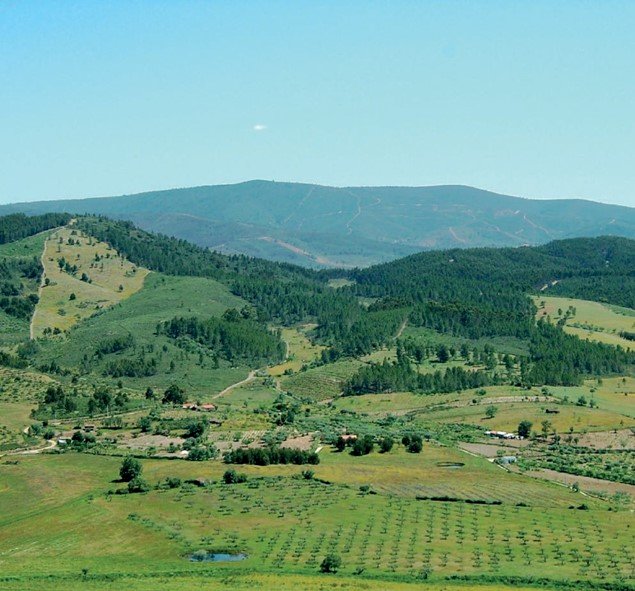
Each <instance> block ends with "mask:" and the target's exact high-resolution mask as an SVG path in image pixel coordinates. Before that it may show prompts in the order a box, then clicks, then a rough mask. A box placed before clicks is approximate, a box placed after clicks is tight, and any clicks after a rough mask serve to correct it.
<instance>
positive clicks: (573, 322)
mask: <svg viewBox="0 0 635 591" xmlns="http://www.w3.org/2000/svg"><path fill="white" fill-rule="evenodd" d="M534 301H535V303H536V305H537V306H538V308H539V309H538V318H540V317H542V316H545V315H547V316H549V317H550V318H551V320H552V321H553V322H556V321H557V320H559V319H560V318H561V317H562V315H563V314H564V313H565V312H566V311H567V309H568V308H569V306H573V307H574V308H575V309H576V313H575V316H573V317H571V318H569V319H568V320H567V323H566V324H565V326H564V330H565V332H567V333H569V334H572V335H575V336H578V337H580V338H581V339H587V340H591V341H597V342H600V343H606V344H607V345H621V346H622V347H624V348H625V349H632V348H633V347H635V345H634V344H633V341H629V340H627V339H623V338H622V337H620V336H619V333H620V332H621V331H626V332H632V331H633V330H635V316H630V315H628V314H626V313H624V314H620V313H619V312H616V311H615V308H613V309H612V308H609V307H608V306H606V305H604V304H601V303H599V302H590V301H587V300H576V299H572V298H556V297H548V296H537V297H535V298H534ZM542 302H544V307H541V303H542ZM558 310H561V311H562V314H558Z"/></svg>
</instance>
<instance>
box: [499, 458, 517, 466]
mask: <svg viewBox="0 0 635 591" xmlns="http://www.w3.org/2000/svg"><path fill="white" fill-rule="evenodd" d="M496 461H497V463H499V464H501V465H503V466H506V465H507V464H515V463H516V456H501V457H500V458H498V459H497V460H496Z"/></svg>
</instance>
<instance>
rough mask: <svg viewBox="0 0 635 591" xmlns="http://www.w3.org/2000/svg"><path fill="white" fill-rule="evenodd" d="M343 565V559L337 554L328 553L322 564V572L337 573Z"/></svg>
mask: <svg viewBox="0 0 635 591" xmlns="http://www.w3.org/2000/svg"><path fill="white" fill-rule="evenodd" d="M340 566H342V559H341V558H340V557H339V556H338V555H337V554H327V555H326V556H325V557H324V560H323V561H322V564H320V572H323V573H336V572H337V570H338V569H339V568H340Z"/></svg>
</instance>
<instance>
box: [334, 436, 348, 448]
mask: <svg viewBox="0 0 635 591" xmlns="http://www.w3.org/2000/svg"><path fill="white" fill-rule="evenodd" d="M345 448H346V439H344V438H343V437H342V436H340V437H338V438H337V441H336V442H335V449H337V451H344V449H345Z"/></svg>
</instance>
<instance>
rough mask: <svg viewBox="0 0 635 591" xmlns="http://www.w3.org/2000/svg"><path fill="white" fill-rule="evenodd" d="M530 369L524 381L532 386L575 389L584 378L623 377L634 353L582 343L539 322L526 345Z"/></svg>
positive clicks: (633, 358)
mask: <svg viewBox="0 0 635 591" xmlns="http://www.w3.org/2000/svg"><path fill="white" fill-rule="evenodd" d="M529 350H530V355H531V361H532V366H531V369H528V368H526V371H524V372H523V373H524V375H523V381H524V382H525V383H527V384H531V385H541V384H550V385H554V386H557V385H560V386H577V385H580V384H581V383H582V379H583V377H584V376H589V375H606V374H617V373H622V372H624V371H625V370H626V368H627V366H628V365H631V364H633V363H635V353H633V352H627V351H625V350H624V349H622V348H620V347H612V346H610V345H605V344H603V343H594V342H591V341H583V340H581V339H579V338H577V337H575V336H571V335H568V334H566V333H565V332H563V331H562V330H561V329H559V328H557V327H555V326H552V325H551V324H548V323H547V322H544V321H542V320H541V321H540V322H538V324H537V327H536V329H535V330H534V331H533V332H532V336H531V340H530V345H529Z"/></svg>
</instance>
